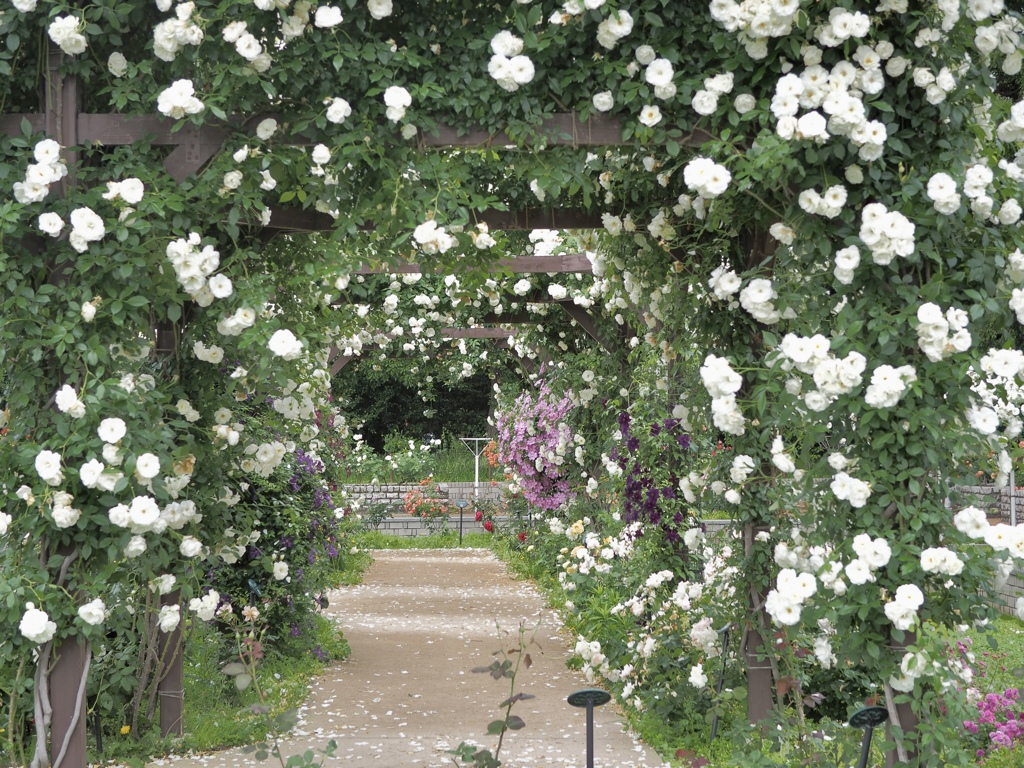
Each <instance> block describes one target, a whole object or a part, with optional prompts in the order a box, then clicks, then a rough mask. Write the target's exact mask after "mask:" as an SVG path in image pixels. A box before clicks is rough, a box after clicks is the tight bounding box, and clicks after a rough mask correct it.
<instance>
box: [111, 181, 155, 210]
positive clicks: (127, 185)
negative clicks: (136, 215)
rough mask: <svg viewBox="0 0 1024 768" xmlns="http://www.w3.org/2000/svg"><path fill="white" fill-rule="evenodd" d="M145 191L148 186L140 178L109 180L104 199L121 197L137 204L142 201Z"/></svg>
mask: <svg viewBox="0 0 1024 768" xmlns="http://www.w3.org/2000/svg"><path fill="white" fill-rule="evenodd" d="M145 192H146V187H145V185H144V184H143V183H142V182H141V181H140V180H139V179H135V178H130V179H124V180H123V181H108V182H107V191H106V192H104V193H103V199H104V200H119V199H120V200H123V201H124V202H126V203H128V205H136V204H138V203H140V202H141V201H142V197H143V195H144V194H145Z"/></svg>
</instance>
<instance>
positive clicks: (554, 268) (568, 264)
mask: <svg viewBox="0 0 1024 768" xmlns="http://www.w3.org/2000/svg"><path fill="white" fill-rule="evenodd" d="M271 222H273V218H271ZM494 268H495V269H501V270H507V271H509V272H512V273H513V274H517V275H520V274H522V275H527V274H549V273H580V274H588V275H589V274H590V273H591V272H592V271H593V269H592V267H591V265H590V259H588V258H587V254H585V253H562V254H559V255H558V256H513V257H511V258H508V259H501V260H500V261H498V262H496V263H495V264H494ZM432 271H433V270H432V269H431V266H430V265H427V267H426V269H424V267H423V265H421V264H412V263H404V264H382V265H379V266H375V267H373V266H367V265H366V264H360V265H359V266H358V267H357V268H356V269H354V270H352V272H351V274H353V275H409V274H420V273H423V272H428V273H429V272H432ZM445 274H452V273H451V272H450V271H445Z"/></svg>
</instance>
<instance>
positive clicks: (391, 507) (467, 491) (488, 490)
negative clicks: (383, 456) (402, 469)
mask: <svg viewBox="0 0 1024 768" xmlns="http://www.w3.org/2000/svg"><path fill="white" fill-rule="evenodd" d="M437 487H438V494H437V498H438V499H440V500H442V501H450V502H452V503H454V502H456V501H457V500H459V499H466V501H468V502H470V504H471V505H472V503H473V500H474V499H479V500H480V501H481V502H495V501H497V500H498V499H499V498H501V495H502V493H504V489H505V486H504V485H502V484H500V483H498V484H494V485H492V484H491V483H490V482H489V481H481V483H480V487H479V490H478V492H477V493H474V486H473V483H438V484H437ZM419 488H420V485H419V484H418V483H407V484H386V485H368V484H367V485H344V486H342V492H343V496H344V498H345V499H346V501H347V503H349V504H351V503H353V502H358V507H359V509H360V511H362V512H365V511H366V510H368V509H372V508H375V507H376V508H380V507H383V508H384V509H386V510H387V511H389V512H391V513H393V514H395V515H400V514H402V504H403V503H404V502H405V494H407V493H408V492H409V491H415V490H418V489H419Z"/></svg>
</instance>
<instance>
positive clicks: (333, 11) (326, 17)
mask: <svg viewBox="0 0 1024 768" xmlns="http://www.w3.org/2000/svg"><path fill="white" fill-rule="evenodd" d="M342 21H344V18H343V17H342V15H341V9H340V8H338V7H337V6H334V5H321V6H320V7H319V8H317V9H316V15H315V16H314V17H313V26H315V27H318V28H320V29H332V28H334V27H336V26H338V25H339V24H341V22H342Z"/></svg>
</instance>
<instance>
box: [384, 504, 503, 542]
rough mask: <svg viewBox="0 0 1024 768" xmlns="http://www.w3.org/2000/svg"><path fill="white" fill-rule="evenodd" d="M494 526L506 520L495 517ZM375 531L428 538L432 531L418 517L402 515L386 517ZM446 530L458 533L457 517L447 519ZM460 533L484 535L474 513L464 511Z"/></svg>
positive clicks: (435, 524)
mask: <svg viewBox="0 0 1024 768" xmlns="http://www.w3.org/2000/svg"><path fill="white" fill-rule="evenodd" d="M494 522H495V524H496V525H497V526H498V527H499V528H501V527H504V526H505V525H507V524H508V518H507V517H503V516H498V515H496V516H495V517H494ZM431 526H433V528H434V530H437V523H435V522H433V521H432V522H431ZM376 530H378V531H380V532H381V533H387V534H390V535H392V536H410V537H411V536H428V535H430V534H431V533H433V532H434V531H433V530H431V528H430V527H428V526H427V523H426V522H424V521H423V520H420V519H419V518H418V517H410V516H409V515H402V516H401V517H386V518H384V519H383V520H381V521H380V523H379V524H378V525H377V528H376ZM448 530H449V531H453V532H455V533H458V532H459V516H458V515H453V516H452V517H449V518H448ZM462 532H463V533H464V534H466V533H486V531H485V530H484V524H483V522H479V523H478V522H477V521H476V519H475V516H474V513H473V512H472V511H470V510H469V509H467V510H466V514H465V515H464V516H463V518H462Z"/></svg>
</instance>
